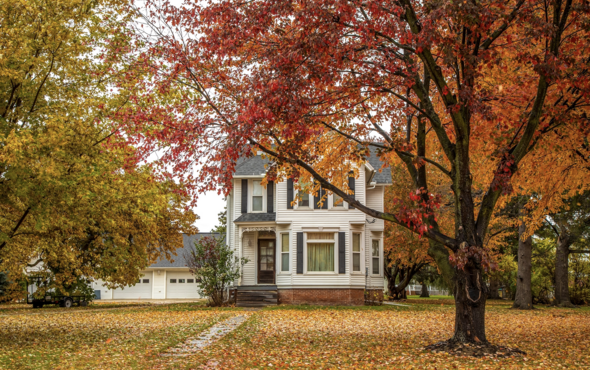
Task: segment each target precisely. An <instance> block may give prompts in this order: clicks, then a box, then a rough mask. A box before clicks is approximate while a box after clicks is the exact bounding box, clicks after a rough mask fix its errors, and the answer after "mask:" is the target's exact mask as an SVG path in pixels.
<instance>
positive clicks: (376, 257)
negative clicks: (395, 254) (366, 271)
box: [371, 239, 381, 275]
mask: <svg viewBox="0 0 590 370" xmlns="http://www.w3.org/2000/svg"><path fill="white" fill-rule="evenodd" d="M371 247H372V248H371V249H372V251H371V262H372V274H373V275H379V268H380V266H381V258H380V255H381V254H380V253H379V240H377V239H373V243H372V245H371Z"/></svg>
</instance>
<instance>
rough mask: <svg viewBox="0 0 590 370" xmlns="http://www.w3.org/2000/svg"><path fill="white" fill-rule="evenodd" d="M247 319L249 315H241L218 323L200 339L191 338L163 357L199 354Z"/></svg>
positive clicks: (201, 335)
mask: <svg viewBox="0 0 590 370" xmlns="http://www.w3.org/2000/svg"><path fill="white" fill-rule="evenodd" d="M247 318H248V316H247V315H239V316H234V317H231V318H229V319H227V320H225V321H222V322H218V323H217V324H215V325H213V326H212V327H210V328H209V331H207V332H203V333H201V334H200V335H199V337H198V338H189V339H187V340H186V341H185V342H184V343H182V344H179V345H178V346H176V347H174V348H170V349H169V350H168V352H167V353H163V354H162V356H175V357H180V356H189V355H191V354H193V353H195V352H198V351H200V350H202V349H203V348H205V347H207V346H210V345H211V344H213V343H214V342H216V341H218V340H220V339H221V338H223V337H224V336H226V335H227V334H229V333H231V332H232V331H234V330H236V329H237V328H238V327H239V326H240V325H242V323H243V322H244V321H246V319H247Z"/></svg>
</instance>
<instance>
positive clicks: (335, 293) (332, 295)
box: [279, 288, 365, 306]
mask: <svg viewBox="0 0 590 370" xmlns="http://www.w3.org/2000/svg"><path fill="white" fill-rule="evenodd" d="M364 292H365V290H364V289H350V288H347V289H312V288H310V289H279V304H318V305H343V306H362V305H363V304H364V303H365V297H364Z"/></svg>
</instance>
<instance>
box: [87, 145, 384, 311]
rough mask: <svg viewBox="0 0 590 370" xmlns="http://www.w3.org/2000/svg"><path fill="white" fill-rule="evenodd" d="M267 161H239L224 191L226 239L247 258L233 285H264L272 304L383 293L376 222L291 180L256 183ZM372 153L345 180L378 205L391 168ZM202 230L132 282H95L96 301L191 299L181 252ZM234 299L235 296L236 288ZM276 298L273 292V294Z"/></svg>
mask: <svg viewBox="0 0 590 370" xmlns="http://www.w3.org/2000/svg"><path fill="white" fill-rule="evenodd" d="M268 163H269V162H268V160H265V159H262V158H261V157H260V156H256V157H252V158H246V159H241V160H240V161H239V162H238V164H237V166H236V172H235V174H234V179H233V190H232V191H231V192H230V194H229V196H228V197H227V212H228V214H227V220H228V225H227V235H226V241H227V243H228V245H229V246H230V247H231V248H232V249H233V250H234V251H235V253H236V255H237V256H239V257H246V258H248V259H249V262H248V263H246V264H245V265H244V267H243V270H242V276H241V278H240V279H239V280H238V281H237V282H236V284H237V286H238V289H242V290H248V291H252V290H259V291H260V290H267V291H273V292H275V293H274V294H276V295H278V301H279V303H293V304H300V303H324V304H325V303H327V304H363V301H364V291H365V288H370V289H375V291H380V292H382V291H383V286H384V279H383V231H384V223H383V220H380V219H374V218H372V217H368V216H367V215H365V214H364V213H362V212H360V211H359V210H356V209H353V208H352V207H349V206H348V204H347V203H346V202H342V201H338V199H335V196H334V195H329V196H328V200H327V202H324V203H323V204H322V205H321V206H320V205H319V204H318V201H319V198H320V195H324V194H325V193H324V192H323V191H322V194H318V195H317V197H314V196H313V195H309V194H306V195H302V196H301V198H302V199H301V200H299V201H298V202H297V203H296V204H292V202H293V200H294V199H296V194H295V192H296V190H295V187H294V186H293V182H292V181H291V180H289V181H287V182H280V183H277V184H275V183H273V182H269V183H268V185H267V186H266V188H264V187H263V186H262V185H261V181H262V179H263V178H264V176H265V174H266V167H265V165H267V164H268ZM381 167H382V163H381V162H380V160H379V159H378V157H377V156H376V155H375V153H374V152H373V155H372V156H371V157H370V158H368V160H367V162H366V163H365V164H364V165H363V168H362V170H361V171H359V172H360V176H359V177H358V178H357V179H354V178H350V179H349V181H350V182H349V187H350V188H351V189H353V190H354V197H355V199H356V200H358V201H360V202H361V203H363V204H365V205H367V206H369V207H371V208H373V209H376V210H380V211H382V210H383V206H384V192H385V186H387V185H390V184H391V173H390V170H389V168H388V167H386V168H383V169H382V170H381V171H379V170H380V169H381ZM205 235H211V234H208V233H202V234H198V235H191V236H189V235H184V236H183V238H184V248H183V249H180V250H178V251H177V254H178V256H177V257H175V259H174V262H171V261H167V260H161V261H159V262H158V263H156V264H154V265H152V266H150V267H149V268H148V269H146V270H145V271H143V272H142V274H143V276H142V277H141V278H140V279H139V281H138V283H137V284H135V285H134V286H130V287H126V288H124V289H115V290H110V289H107V288H106V287H104V286H103V285H102V282H97V283H95V289H96V290H100V299H182V298H185V299H188V298H198V294H197V288H196V283H195V280H194V277H193V276H192V275H191V274H190V273H189V271H188V268H187V267H186V264H185V262H184V258H183V255H184V253H185V251H186V250H188V249H189V248H192V245H193V244H194V241H195V240H197V239H198V238H201V237H203V236H205ZM238 297H239V294H238ZM274 301H276V298H275V299H274Z"/></svg>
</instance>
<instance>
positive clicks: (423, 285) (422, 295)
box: [420, 284, 430, 298]
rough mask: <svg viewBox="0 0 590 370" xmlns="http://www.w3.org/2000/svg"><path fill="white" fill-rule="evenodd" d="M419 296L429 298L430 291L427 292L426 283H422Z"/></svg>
mask: <svg viewBox="0 0 590 370" xmlns="http://www.w3.org/2000/svg"><path fill="white" fill-rule="evenodd" d="M420 298H430V293H428V287H427V286H426V284H422V292H420Z"/></svg>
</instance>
